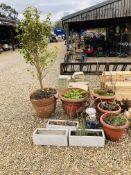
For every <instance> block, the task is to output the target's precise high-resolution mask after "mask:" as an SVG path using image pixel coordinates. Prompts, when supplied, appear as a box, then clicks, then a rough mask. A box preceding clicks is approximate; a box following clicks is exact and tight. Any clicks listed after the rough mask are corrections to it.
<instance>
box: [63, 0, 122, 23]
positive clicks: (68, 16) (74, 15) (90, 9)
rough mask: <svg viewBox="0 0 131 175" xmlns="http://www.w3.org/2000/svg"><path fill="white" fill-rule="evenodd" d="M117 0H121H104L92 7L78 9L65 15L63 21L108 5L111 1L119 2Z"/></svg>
mask: <svg viewBox="0 0 131 175" xmlns="http://www.w3.org/2000/svg"><path fill="white" fill-rule="evenodd" d="M117 1H120V0H107V1H104V2H102V3H99V4H96V5H94V6H91V7H89V8H86V9H84V10H80V11H78V12H75V13H72V14H70V15H67V16H65V17H63V18H62V21H65V20H68V19H70V18H73V17H76V16H78V15H81V14H83V13H87V12H90V11H93V10H95V9H97V8H100V7H103V6H106V5H108V4H111V3H114V2H117Z"/></svg>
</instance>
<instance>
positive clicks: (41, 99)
mask: <svg viewBox="0 0 131 175" xmlns="http://www.w3.org/2000/svg"><path fill="white" fill-rule="evenodd" d="M44 89H46V88H44ZM50 89H55V88H50ZM38 90H41V89H37V90H34V91H32V92H31V93H30V95H29V96H30V100H31V101H43V100H46V99H51V98H54V97H56V98H57V96H58V91H57V90H56V89H55V90H56V94H54V95H52V96H51V97H48V98H40V99H34V98H33V99H32V98H31V95H33V94H34V93H35V92H36V91H38Z"/></svg>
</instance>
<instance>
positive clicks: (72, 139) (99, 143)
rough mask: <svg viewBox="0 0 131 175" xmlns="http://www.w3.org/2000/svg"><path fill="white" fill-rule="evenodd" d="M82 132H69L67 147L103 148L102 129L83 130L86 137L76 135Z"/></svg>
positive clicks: (71, 130) (103, 137)
mask: <svg viewBox="0 0 131 175" xmlns="http://www.w3.org/2000/svg"><path fill="white" fill-rule="evenodd" d="M81 131H82V130H80V129H79V130H73V129H70V130H69V146H87V147H104V145H105V135H104V131H103V130H102V129H85V131H84V132H87V133H88V135H82V134H80V135H77V133H78V132H81Z"/></svg>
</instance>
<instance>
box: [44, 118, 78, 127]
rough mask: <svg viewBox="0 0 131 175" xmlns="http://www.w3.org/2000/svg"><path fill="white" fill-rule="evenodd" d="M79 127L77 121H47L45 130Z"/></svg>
mask: <svg viewBox="0 0 131 175" xmlns="http://www.w3.org/2000/svg"><path fill="white" fill-rule="evenodd" d="M78 127H79V122H78V121H69V120H48V122H47V125H46V128H62V129H66V128H67V129H76V128H78Z"/></svg>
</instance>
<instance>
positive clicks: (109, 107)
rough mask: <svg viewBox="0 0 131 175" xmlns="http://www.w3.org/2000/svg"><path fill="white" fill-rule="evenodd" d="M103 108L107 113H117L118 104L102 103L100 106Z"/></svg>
mask: <svg viewBox="0 0 131 175" xmlns="http://www.w3.org/2000/svg"><path fill="white" fill-rule="evenodd" d="M100 106H101V108H103V109H104V110H107V111H116V110H117V104H116V103H108V102H106V101H104V102H101V104H100Z"/></svg>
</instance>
